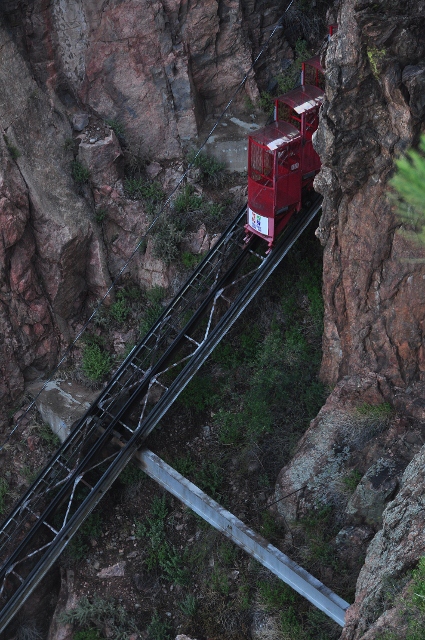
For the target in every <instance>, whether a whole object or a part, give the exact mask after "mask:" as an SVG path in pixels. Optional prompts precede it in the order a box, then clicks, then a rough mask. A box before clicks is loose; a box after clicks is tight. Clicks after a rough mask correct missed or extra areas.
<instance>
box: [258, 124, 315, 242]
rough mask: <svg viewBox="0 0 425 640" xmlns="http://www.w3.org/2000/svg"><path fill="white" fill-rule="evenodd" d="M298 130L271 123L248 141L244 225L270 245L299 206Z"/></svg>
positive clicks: (300, 148) (300, 146)
mask: <svg viewBox="0 0 425 640" xmlns="http://www.w3.org/2000/svg"><path fill="white" fill-rule="evenodd" d="M301 154H302V138H301V134H300V131H299V130H298V129H297V128H295V127H294V126H292V125H291V124H289V123H287V122H282V121H281V122H274V123H273V124H270V125H268V126H266V127H264V128H263V129H260V130H259V131H257V132H256V133H254V134H252V135H250V136H249V139H248V224H246V225H245V230H246V232H247V233H248V235H250V234H251V233H255V234H257V235H259V236H260V237H262V238H264V240H267V242H268V245H269V247H272V246H273V242H274V240H275V238H276V236H277V235H278V234H279V233H280V232H281V231H282V229H283V228H284V227H285V226H286V224H287V223H288V222H289V219H290V217H291V215H292V214H293V213H294V211H299V209H300V207H301Z"/></svg>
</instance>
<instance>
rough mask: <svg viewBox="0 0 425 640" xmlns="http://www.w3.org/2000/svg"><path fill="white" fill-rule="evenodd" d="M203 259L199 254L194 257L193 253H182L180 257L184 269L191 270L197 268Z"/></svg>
mask: <svg viewBox="0 0 425 640" xmlns="http://www.w3.org/2000/svg"><path fill="white" fill-rule="evenodd" d="M203 257H204V256H203V255H200V254H198V255H195V254H193V253H190V251H184V252H183V253H182V255H181V261H182V264H183V266H184V267H185V268H186V269H190V270H193V269H194V268H195V267H197V266H198V264H199V263H200V262H201V260H202V258H203Z"/></svg>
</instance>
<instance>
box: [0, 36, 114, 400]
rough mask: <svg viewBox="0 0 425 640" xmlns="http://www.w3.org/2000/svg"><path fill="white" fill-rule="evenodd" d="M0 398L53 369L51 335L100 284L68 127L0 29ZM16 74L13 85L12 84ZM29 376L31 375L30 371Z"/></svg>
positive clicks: (99, 260) (103, 280) (103, 272)
mask: <svg viewBox="0 0 425 640" xmlns="http://www.w3.org/2000/svg"><path fill="white" fill-rule="evenodd" d="M0 49H1V52H2V64H1V67H0V94H1V104H0V126H1V128H2V133H3V135H2V136H1V139H0V229H1V244H0V315H1V328H2V331H1V337H0V396H3V398H4V399H5V400H7V399H10V398H14V397H16V395H17V394H18V393H19V392H20V391H22V388H23V383H24V378H25V377H26V378H31V377H32V375H33V374H34V373H36V372H37V370H39V371H40V370H45V369H46V368H49V367H52V365H53V364H54V363H55V360H56V358H57V354H58V349H59V344H60V341H59V334H60V332H62V333H63V334H64V335H65V336H67V333H68V329H67V322H68V320H69V319H70V318H72V317H75V315H76V314H78V313H79V312H80V311H81V309H82V307H83V304H84V301H85V297H86V295H87V293H88V291H89V289H90V290H91V292H92V294H94V295H99V294H101V293H102V291H103V290H104V289H105V287H106V285H107V284H108V283H109V274H108V271H107V268H106V264H105V260H104V257H103V252H102V250H101V247H100V244H101V242H100V239H99V238H98V237H97V235H96V231H95V229H94V228H93V226H92V225H91V222H90V214H89V210H88V207H87V205H86V204H85V202H84V200H83V199H82V198H81V197H79V196H77V194H76V192H75V189H74V187H73V185H72V180H71V177H70V173H69V162H70V158H69V157H67V155H66V154H64V151H63V146H64V143H65V139H66V137H67V136H69V135H70V133H71V130H70V126H69V123H68V120H67V118H66V116H65V114H64V113H63V111H62V110H61V109H60V107H59V105H58V104H56V103H55V102H54V101H53V100H52V101H50V102H49V100H48V99H47V97H46V96H45V95H44V94H43V92H42V91H40V90H39V88H38V87H37V84H36V82H35V81H34V79H33V78H32V77H31V73H30V70H29V68H28V67H27V65H26V64H25V62H24V60H23V59H22V57H21V56H20V55H19V54H18V52H17V50H16V47H15V45H14V43H13V41H12V39H11V38H10V36H9V35H8V34H7V33H6V31H5V30H3V29H1V30H0ZM16 78H18V79H19V82H16V81H15V80H14V79H16ZM34 370H35V371H34Z"/></svg>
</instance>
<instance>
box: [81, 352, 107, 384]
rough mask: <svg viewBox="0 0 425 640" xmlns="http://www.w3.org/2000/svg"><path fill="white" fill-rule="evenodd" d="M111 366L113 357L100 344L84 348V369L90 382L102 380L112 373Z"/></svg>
mask: <svg viewBox="0 0 425 640" xmlns="http://www.w3.org/2000/svg"><path fill="white" fill-rule="evenodd" d="M111 366H112V360H111V356H110V355H109V353H108V352H107V351H105V350H104V349H103V348H101V347H100V345H99V344H96V343H89V344H86V345H85V346H84V350H83V362H82V368H83V371H84V373H85V375H86V376H87V378H89V380H95V381H96V380H101V379H102V378H104V376H106V375H107V374H108V373H109V372H110V371H111Z"/></svg>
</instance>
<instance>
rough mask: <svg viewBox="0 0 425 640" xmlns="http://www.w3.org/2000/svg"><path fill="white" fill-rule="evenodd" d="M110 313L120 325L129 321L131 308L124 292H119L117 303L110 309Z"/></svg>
mask: <svg viewBox="0 0 425 640" xmlns="http://www.w3.org/2000/svg"><path fill="white" fill-rule="evenodd" d="M109 313H110V314H111V316H112V318H113V319H114V320H115V321H116V322H118V324H122V323H123V322H125V321H126V320H127V318H128V316H129V313H130V308H129V306H128V303H127V299H126V295H125V292H124V291H118V293H117V295H116V300H115V302H113V303H112V304H111V306H110V308H109Z"/></svg>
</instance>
